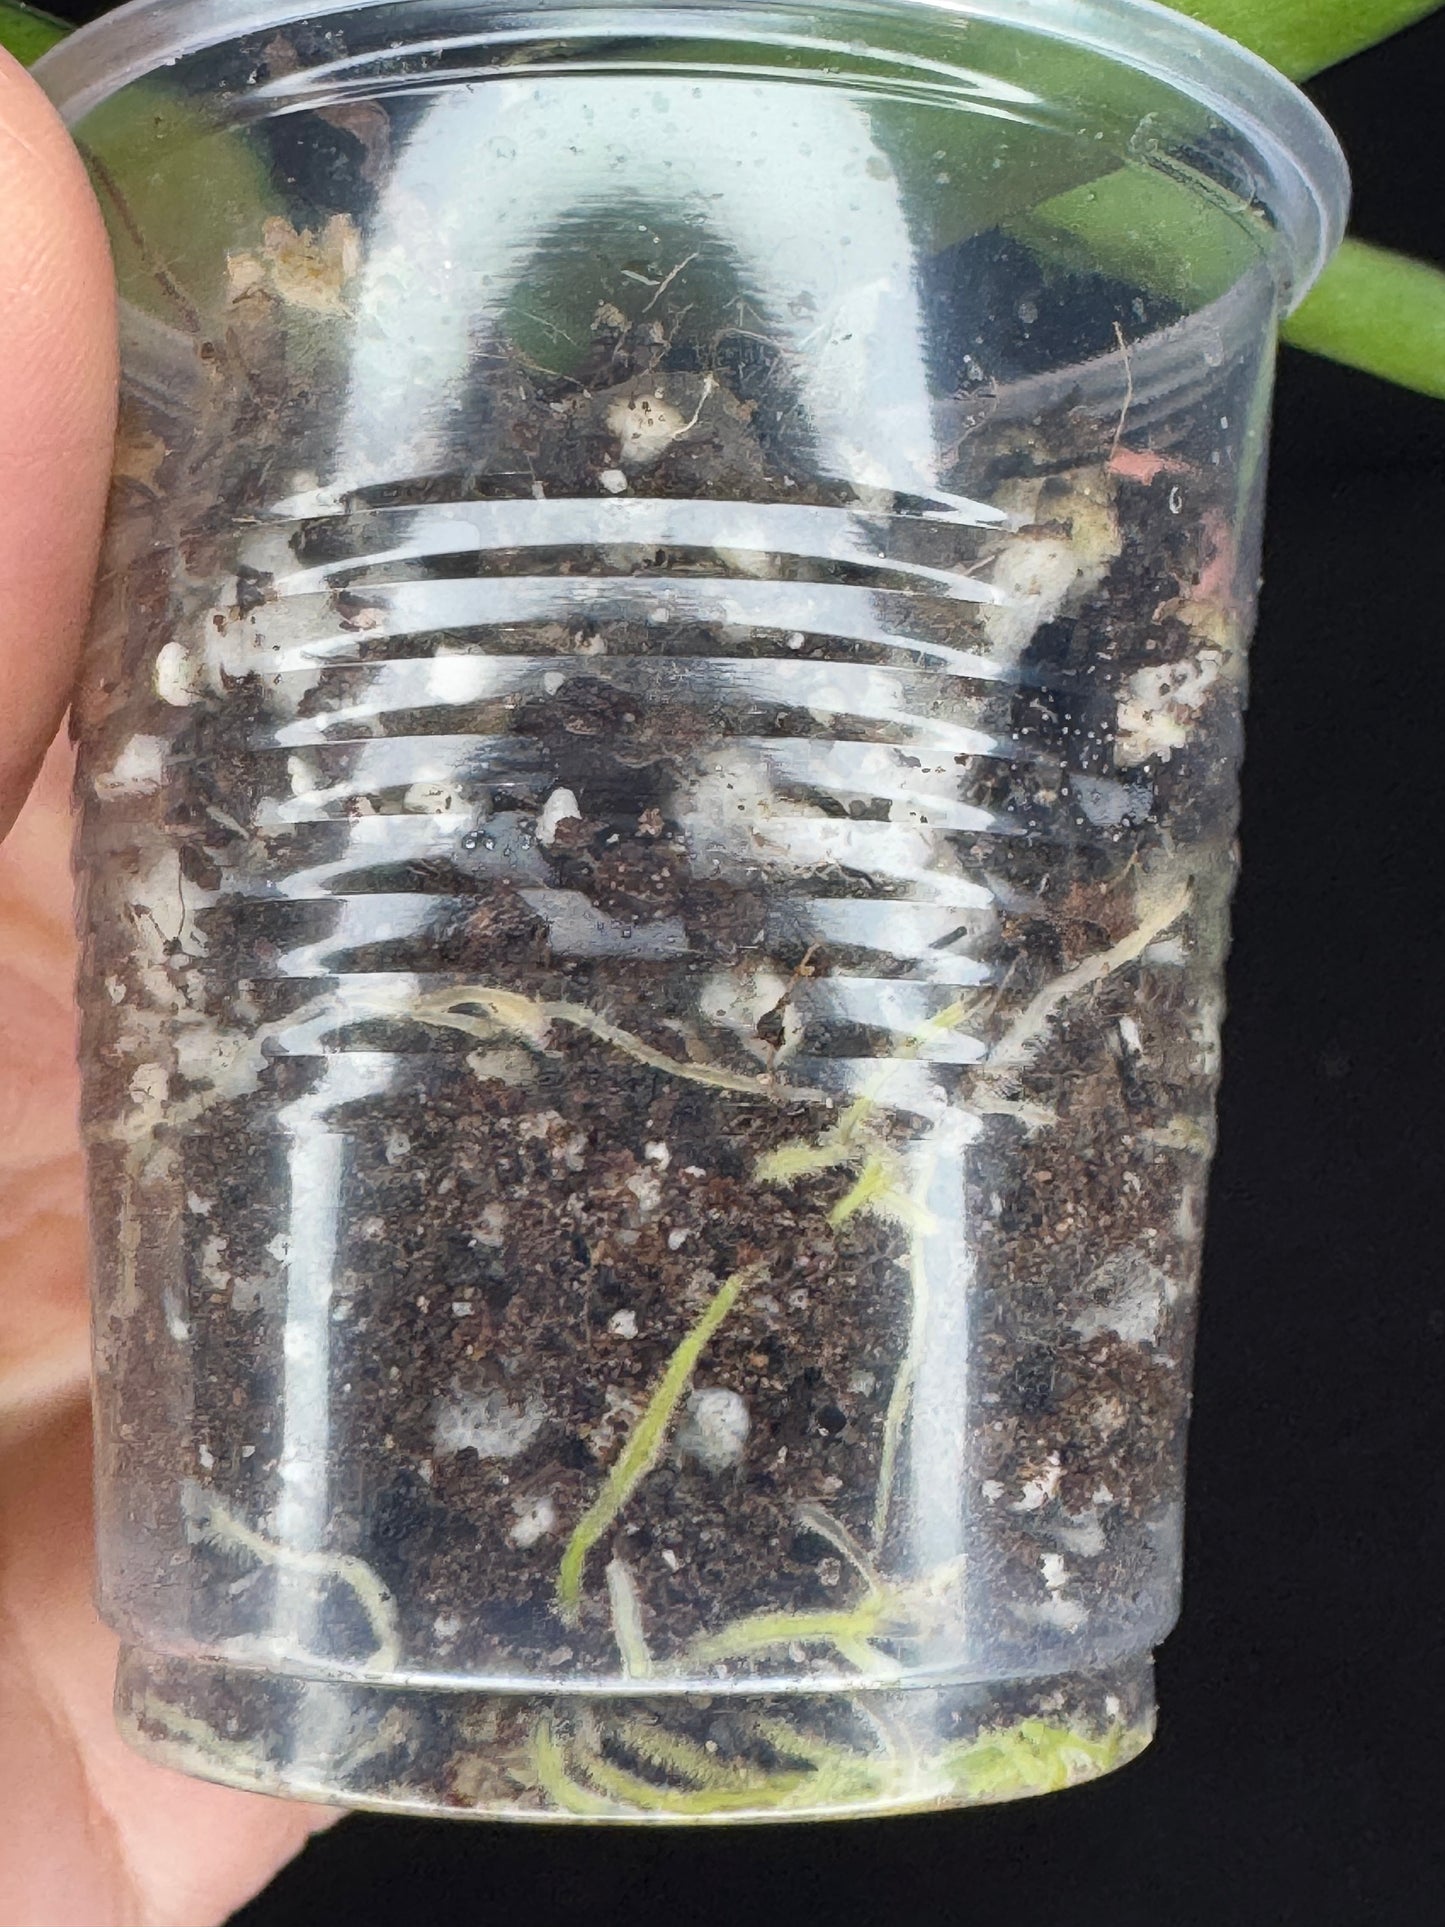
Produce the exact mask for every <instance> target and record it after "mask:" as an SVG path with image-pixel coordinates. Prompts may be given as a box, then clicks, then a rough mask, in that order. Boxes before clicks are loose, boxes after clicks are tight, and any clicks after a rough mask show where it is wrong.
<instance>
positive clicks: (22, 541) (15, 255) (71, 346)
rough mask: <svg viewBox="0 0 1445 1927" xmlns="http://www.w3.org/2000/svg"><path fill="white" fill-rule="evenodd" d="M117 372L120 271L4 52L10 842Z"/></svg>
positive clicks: (4, 583) (89, 553)
mask: <svg viewBox="0 0 1445 1927" xmlns="http://www.w3.org/2000/svg"><path fill="white" fill-rule="evenodd" d="M115 359H116V351H115V304H114V295H113V292H112V286H111V272H110V256H109V253H108V250H107V247H106V240H105V229H104V226H103V224H102V222H101V218H100V212H99V209H98V208H97V207H96V204H95V200H94V197H93V196H92V194H91V191H90V185H89V183H88V181H87V180H86V176H85V169H84V167H83V166H82V165H81V162H80V158H79V156H78V154H77V153H76V151H75V148H74V147H73V146H72V145H71V142H70V137H69V136H68V135H67V133H66V132H65V129H64V128H63V127H62V126H61V124H60V121H59V120H58V119H57V117H56V115H55V113H54V111H53V110H52V109H51V107H50V104H49V102H48V101H47V100H46V99H45V96H44V95H43V94H42V93H41V91H40V89H39V88H38V87H37V86H36V85H35V83H34V81H32V80H31V79H30V78H29V76H28V75H27V74H25V72H24V71H23V70H22V69H21V68H20V67H18V66H17V65H16V64H15V62H14V61H13V60H11V59H10V58H9V56H8V55H6V54H3V53H0V835H3V834H4V833H5V831H6V830H8V829H9V827H10V824H11V822H12V821H13V819H14V817H15V813H16V811H17V810H18V809H19V807H20V804H21V802H22V801H23V800H24V796H25V792H26V790H27V789H28V788H29V785H30V782H31V780H32V778H33V777H34V775H35V772H36V770H37V769H38V767H39V764H40V759H41V757H42V756H43V755H44V752H45V746H46V744H47V743H48V742H49V741H50V739H51V737H52V736H53V735H54V733H55V730H56V726H57V725H58V723H59V721H60V717H61V714H62V712H63V711H64V708H65V703H66V698H67V696H68V695H69V692H70V686H71V682H72V680H73V678H74V674H75V663H76V656H77V652H78V650H79V647H80V639H81V635H82V633H83V631H84V627H85V618H86V614H87V611H88V609H89V607H90V595H91V582H92V578H93V576H94V572H95V558H96V551H97V547H98V543H99V536H100V523H101V516H102V514H103V511H104V508H105V494H106V481H107V476H108V474H109V469H110V450H111V437H112V432H113V425H114V417H115V387H116V367H115Z"/></svg>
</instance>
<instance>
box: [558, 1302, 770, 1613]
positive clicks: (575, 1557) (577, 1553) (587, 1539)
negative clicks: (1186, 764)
mask: <svg viewBox="0 0 1445 1927" xmlns="http://www.w3.org/2000/svg"><path fill="white" fill-rule="evenodd" d="M761 1273H762V1267H761V1266H760V1265H750V1266H748V1267H747V1268H746V1269H745V1270H743V1271H735V1272H734V1273H733V1275H732V1276H731V1278H729V1279H727V1280H726V1282H725V1283H724V1284H722V1285H721V1286H719V1288H718V1291H717V1294H716V1296H715V1297H714V1298H713V1300H712V1302H711V1303H710V1304H709V1305H708V1308H707V1310H706V1311H705V1312H704V1313H703V1315H702V1317H701V1318H699V1319H698V1321H697V1323H696V1324H695V1325H694V1326H693V1328H692V1330H691V1331H690V1332H689V1333H688V1334H687V1336H686V1337H685V1338H684V1339H683V1341H682V1343H681V1344H680V1345H679V1346H678V1348H677V1350H676V1351H675V1352H674V1353H673V1354H672V1357H671V1358H670V1359H669V1360H668V1361H667V1370H666V1371H665V1372H664V1373H663V1375H662V1377H661V1379H660V1380H659V1381H658V1385H657V1389H656V1390H655V1391H654V1392H653V1394H652V1397H651V1398H650V1399H649V1400H648V1401H647V1408H646V1410H645V1411H644V1412H643V1414H642V1417H641V1418H640V1419H639V1420H638V1421H637V1427H636V1429H635V1431H634V1432H633V1434H632V1436H631V1438H629V1439H628V1441H627V1443H626V1445H625V1446H624V1447H623V1448H622V1451H621V1453H620V1454H619V1456H618V1458H617V1461H616V1463H615V1464H614V1465H613V1467H612V1470H611V1471H610V1472H609V1473H608V1474H607V1477H606V1479H605V1480H604V1481H603V1485H602V1490H601V1491H600V1492H599V1493H598V1495H597V1497H596V1498H595V1499H594V1500H593V1501H592V1503H591V1505H590V1506H588V1508H587V1510H586V1511H585V1512H584V1513H583V1515H582V1517H581V1518H580V1519H579V1520H578V1521H577V1524H576V1525H575V1526H574V1527H573V1530H572V1537H571V1538H570V1539H569V1540H568V1541H567V1549H566V1551H565V1552H564V1553H563V1554H562V1563H561V1565H560V1566H559V1567H558V1569H557V1610H558V1612H559V1613H560V1615H561V1617H562V1618H563V1619H564V1620H565V1621H566V1622H567V1623H568V1624H569V1625H574V1624H575V1623H576V1620H577V1616H578V1612H579V1610H580V1608H581V1604H582V1569H583V1567H584V1566H585V1564H586V1563H587V1555H588V1553H589V1552H591V1550H592V1548H593V1547H594V1546H595V1545H596V1544H597V1541H598V1540H599V1539H600V1538H601V1537H602V1535H603V1533H604V1532H606V1531H607V1529H608V1528H609V1526H611V1524H612V1522H613V1520H614V1519H615V1518H616V1517H617V1515H618V1513H619V1512H621V1510H622V1508H623V1506H625V1505H626V1503H627V1501H628V1500H629V1499H630V1498H631V1497H632V1494H633V1493H634V1492H635V1491H636V1490H637V1488H638V1486H639V1485H641V1483H642V1481H643V1480H644V1479H645V1478H646V1477H647V1475H648V1473H649V1472H650V1471H651V1470H652V1468H653V1466H655V1465H656V1464H657V1461H658V1459H659V1458H660V1457H661V1456H662V1448H663V1446H664V1444H665V1443H666V1440H667V1431H668V1427H669V1426H670V1425H671V1423H672V1417H673V1414H674V1412H676V1410H677V1407H678V1404H679V1402H680V1401H681V1398H682V1395H683V1393H684V1392H685V1391H686V1390H687V1387H688V1384H689V1381H690V1380H691V1378H692V1375H693V1372H694V1370H695V1369H696V1366H697V1361H698V1359H699V1358H700V1357H701V1355H702V1351H703V1347H704V1346H705V1345H706V1344H707V1342H708V1340H709V1339H710V1338H711V1337H712V1335H713V1333H714V1332H715V1331H716V1330H717V1328H718V1326H719V1325H720V1324H721V1323H722V1322H723V1320H724V1319H725V1318H726V1317H727V1315H728V1313H729V1312H730V1311H731V1310H732V1308H733V1306H734V1305H735V1304H736V1303H737V1301H738V1299H739V1297H740V1296H741V1295H742V1293H743V1292H744V1291H745V1290H746V1289H747V1287H748V1286H749V1285H750V1284H752V1283H753V1282H754V1280H755V1279H757V1278H758V1277H759V1276H760V1275H761Z"/></svg>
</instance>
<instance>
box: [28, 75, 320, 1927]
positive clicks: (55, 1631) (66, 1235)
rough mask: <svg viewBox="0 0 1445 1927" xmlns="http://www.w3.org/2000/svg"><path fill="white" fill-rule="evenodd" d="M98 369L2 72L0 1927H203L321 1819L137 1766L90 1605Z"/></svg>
mask: <svg viewBox="0 0 1445 1927" xmlns="http://www.w3.org/2000/svg"><path fill="white" fill-rule="evenodd" d="M114 361H115V350H114V314H113V298H112V293H111V284H110V271H109V263H108V259H107V255H106V247H105V238H104V232H103V229H102V226H101V221H100V217H99V214H98V212H97V210H96V207H95V204H94V201H93V200H92V198H91V194H90V190H89V187H88V185H87V183H86V178H85V173H84V170H83V168H82V167H81V165H80V162H79V160H78V158H77V157H76V154H75V151H74V149H73V148H72V146H71V144H70V141H69V139H68V138H67V136H66V134H65V132H64V130H63V129H62V128H61V126H60V124H59V122H58V121H57V120H56V119H55V116H54V115H53V114H52V112H51V110H50V108H49V106H48V105H47V103H46V101H45V100H44V98H43V96H42V95H41V94H40V92H39V90H38V89H37V88H36V87H35V85H34V83H33V82H32V81H30V80H29V79H28V78H27V77H26V76H25V74H24V73H23V72H22V71H21V69H20V68H19V67H17V66H16V65H15V64H14V63H13V62H12V61H10V60H9V59H8V57H7V56H5V55H4V54H0V836H3V835H4V834H5V832H6V831H7V830H10V835H9V836H8V838H7V839H6V841H5V843H4V845H3V847H0V1802H3V1810H4V1813H5V1837H4V1844H3V1848H0V1920H3V1921H4V1922H6V1923H14V1927H131V1923H137V1924H139V1927H172V1924H173V1927H203V1924H204V1923H207V1922H211V1921H219V1920H222V1919H224V1918H225V1916H226V1915H227V1914H228V1913H230V1912H231V1911H232V1910H233V1909H234V1908H236V1907H237V1906H239V1905H240V1904H241V1903H242V1902H243V1901H244V1900H246V1899H247V1898H249V1896H250V1895H251V1894H253V1893H254V1892H255V1891H256V1890H257V1889H258V1888H259V1887H261V1886H263V1885H264V1884H265V1882H266V1881H267V1880H268V1879H270V1877H271V1875H272V1874H273V1873H274V1872H275V1871H276V1870H277V1868H278V1867H280V1866H282V1865H283V1864H284V1863H285V1861H287V1860H288V1859H289V1858H290V1857H291V1855H292V1854H294V1853H295V1852H296V1851H297V1849H298V1848H299V1847H300V1846H301V1845H302V1843H303V1842H304V1841H305V1839H306V1837H307V1835H308V1834H309V1833H310V1832H312V1831H313V1830H314V1829H315V1828H316V1827H317V1826H319V1825H324V1824H325V1823H326V1821H327V1819H328V1818H329V1817H330V1816H329V1815H328V1814H326V1813H325V1812H324V1811H322V1810H319V1809H317V1808H314V1807H301V1806H287V1805H284V1804H282V1803H280V1802H276V1801H271V1800H266V1799H263V1798H261V1797H259V1796H257V1795H253V1794H244V1793H232V1792H228V1791H226V1790H224V1789H222V1788H220V1787H212V1786H206V1785H203V1784H202V1783H200V1782H199V1781H194V1780H187V1779H184V1778H182V1777H181V1776H180V1775H178V1774H175V1773H171V1772H169V1771H167V1770H166V1769H165V1768H162V1767H158V1766H154V1765H151V1764H150V1763H149V1762H148V1761H145V1760H141V1759H139V1758H138V1757H136V1756H135V1755H134V1754H132V1753H130V1752H129V1751H128V1750H127V1749H126V1747H125V1746H124V1745H123V1744H122V1742H121V1740H120V1738H119V1736H118V1735H117V1733H116V1731H115V1728H114V1726H113V1724H112V1721H111V1713H110V1690H111V1674H112V1670H113V1668H114V1664H115V1640H114V1638H113V1636H112V1635H111V1634H110V1633H109V1632H108V1631H107V1630H106V1629H105V1627H104V1626H102V1624H101V1622H100V1620H99V1618H98V1617H97V1615H96V1612H95V1609H94V1607H93V1605H92V1604H91V1585H92V1553H91V1523H90V1491H89V1479H90V1471H89V1415H88V1409H87V1406H88V1391H87V1378H88V1358H87V1348H86V1305H85V1238H84V1225H83V1215H82V1212H83V1200H82V1190H81V1176H80V1146H79V1140H78V1137H77V1132H76V1123H75V1113H76V1090H75V1061H74V1044H73V1015H72V1008H71V978H72V957H71V933H70V880H69V872H68V868H67V852H68V845H69V836H70V823H69V809H68V779H69V756H68V754H67V753H66V751H65V749H64V746H63V745H55V746H54V747H52V748H51V750H50V753H49V755H48V757H47V756H46V748H47V745H48V744H50V743H51V740H52V738H53V737H54V735H55V732H56V729H57V726H58V724H59V721H60V717H61V714H62V712H63V710H64V707H65V702H66V697H67V693H68V691H69V688H70V683H71V679H72V676H73V673H74V668H75V659H76V652H77V649H78V647H79V641H80V636H81V633H82V631H83V628H84V623H85V615H86V609H87V606H88V603H89V599H90V585H91V577H92V574H93V571H94V566H95V551H96V544H97V539H98V531H99V526H100V518H101V512H102V509H103V505H104V499H105V489H106V477H107V471H108V466H109V459H110V444H111V432H112V418H113V413H114V401H115V368H114ZM42 759H44V761H43V767H42ZM37 770H38V771H39V775H38V778H37ZM27 792H28V794H29V801H28V803H27V802H25V798H26V795H27ZM22 803H23V804H24V807H23V809H22ZM17 817H18V820H17ZM12 823H13V824H14V828H13V829H11V825H12Z"/></svg>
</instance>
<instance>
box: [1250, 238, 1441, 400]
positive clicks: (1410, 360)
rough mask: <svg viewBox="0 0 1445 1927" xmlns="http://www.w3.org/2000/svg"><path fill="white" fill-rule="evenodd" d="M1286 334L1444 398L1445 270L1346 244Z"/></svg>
mask: <svg viewBox="0 0 1445 1927" xmlns="http://www.w3.org/2000/svg"><path fill="white" fill-rule="evenodd" d="M1284 339H1285V340H1286V341H1288V342H1292V343H1293V344H1294V346H1295V347H1296V348H1308V349H1309V350H1310V352H1311V353H1312V354H1316V355H1324V356H1325V357H1326V358H1327V359H1328V360H1330V361H1342V362H1344V363H1345V365H1346V366H1347V367H1350V368H1363V369H1364V370H1365V372H1366V373H1367V374H1371V375H1379V376H1381V377H1382V378H1383V379H1384V380H1386V381H1393V382H1397V383H1398V384H1399V385H1400V386H1401V387H1402V388H1413V389H1415V390H1416V391H1417V392H1418V393H1419V394H1422V395H1434V396H1436V397H1438V398H1439V399H1441V400H1445V272H1442V271H1441V270H1440V269H1439V268H1435V267H1431V266H1430V265H1429V264H1428V263H1427V262H1424V261H1412V260H1410V259H1409V258H1408V257H1407V256H1406V255H1403V254H1392V253H1391V252H1390V251H1389V249H1388V248H1377V247H1371V246H1370V244H1369V243H1368V242H1366V241H1346V242H1345V244H1344V246H1343V247H1342V248H1341V249H1340V251H1339V253H1338V254H1337V255H1336V256H1335V258H1334V260H1333V261H1332V262H1331V264H1330V266H1329V267H1328V268H1326V270H1325V272H1324V274H1323V275H1322V276H1321V277H1320V280H1319V282H1318V284H1317V286H1316V287H1315V289H1314V291H1313V292H1312V293H1311V294H1310V296H1309V298H1308V299H1307V300H1306V301H1305V302H1304V303H1303V304H1302V305H1301V307H1300V308H1299V310H1298V312H1297V313H1295V314H1293V315H1291V316H1290V318H1289V320H1288V321H1287V322H1286V323H1285V326H1284Z"/></svg>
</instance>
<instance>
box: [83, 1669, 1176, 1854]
mask: <svg viewBox="0 0 1445 1927" xmlns="http://www.w3.org/2000/svg"><path fill="white" fill-rule="evenodd" d="M116 1714H117V1718H118V1721H119V1724H120V1729H121V1732H122V1733H123V1735H124V1736H125V1738H126V1739H127V1740H128V1741H129V1743H130V1744H131V1745H132V1746H133V1747H134V1748H135V1749H136V1750H137V1751H138V1752H140V1753H143V1754H145V1755H146V1756H147V1757H148V1758H150V1759H153V1760H156V1761H158V1762H160V1763H161V1764H163V1765H166V1766H170V1767H174V1768H176V1769H178V1770H179V1771H181V1772H183V1773H189V1774H193V1775H195V1776H197V1777H198V1778H201V1779H205V1780H214V1781H219V1782H220V1783H222V1784H224V1785H226V1786H233V1787H238V1788H244V1789H246V1790H247V1791H249V1792H253V1793H269V1794H273V1795H276V1796H278V1797H281V1798H285V1799H293V1800H315V1801H320V1802H324V1803H325V1804H327V1805H334V1806H344V1807H359V1808H372V1809H376V1810H378V1811H382V1812H392V1813H415V1814H425V1815H437V1816H444V1815H450V1816H455V1817H457V1818H474V1819H488V1820H554V1821H555V1820H572V1821H579V1820H580V1821H601V1822H607V1821H611V1822H626V1823H629V1824H637V1823H643V1824H664V1823H666V1824H670V1825H706V1824H709V1823H717V1822H721V1821H760V1820H827V1819H845V1818H849V1817H853V1816H859V1817H861V1816H867V1815H881V1814H889V1813H915V1812H924V1811H929V1810H941V1809H944V1808H949V1807H965V1806H981V1805H986V1804H990V1803H993V1802H996V1801H1001V1800H1012V1799H1022V1798H1026V1797H1028V1796H1030V1795H1033V1794H1038V1793H1052V1792H1057V1791H1059V1790H1061V1789H1062V1788H1064V1787H1068V1786H1077V1785H1080V1784H1082V1783H1083V1782H1085V1781H1087V1780H1093V1779H1097V1778H1098V1777H1099V1776H1100V1775H1102V1774H1105V1773H1109V1772H1112V1771H1113V1769H1114V1768H1115V1767H1119V1766H1122V1765H1124V1764H1125V1763H1126V1762H1127V1761H1129V1760H1131V1759H1133V1758H1134V1757H1135V1756H1136V1755H1137V1754H1138V1753H1140V1752H1142V1751H1143V1749H1144V1747H1145V1746H1147V1745H1148V1743H1149V1741H1150V1739H1151V1737H1152V1735H1153V1729H1154V1666H1153V1657H1152V1655H1151V1654H1148V1653H1145V1654H1143V1655H1139V1656H1136V1657H1134V1658H1132V1659H1130V1660H1128V1661H1126V1662H1124V1663H1122V1664H1120V1665H1116V1666H1113V1667H1111V1668H1109V1669H1108V1670H1106V1671H1101V1672H1081V1673H1065V1674H1051V1675H1048V1676H1041V1677H1033V1678H1028V1679H1010V1680H992V1681H987V1682H982V1683H974V1684H972V1685H968V1686H953V1687H947V1688H939V1687H936V1686H929V1687H908V1686H900V1685H883V1686H878V1685H860V1686H859V1687H857V1688H856V1689H854V1690H851V1691H849V1692H846V1693H843V1692H806V1691H804V1692H797V1693H768V1694H757V1695H746V1694H738V1693H736V1692H728V1693H726V1694H716V1695H705V1694H682V1693H672V1694H666V1693H657V1694H650V1695H633V1694H627V1695H621V1694H619V1695H605V1694H598V1695H595V1696H593V1695H587V1694H580V1693H576V1692H572V1693H559V1694H551V1695H545V1694H531V1693H498V1692H495V1691H485V1692H476V1693H469V1692H456V1691H452V1690H444V1689H443V1690H433V1689H418V1688H416V1687H396V1686H393V1685H390V1684H388V1683H387V1682H385V1681H375V1682H358V1681H355V1680H337V1679H310V1678H300V1677H297V1676H295V1675H287V1674H278V1673H264V1672H260V1671H257V1670H254V1669H251V1668H247V1667H241V1666H236V1665H233V1664H231V1663H228V1662H226V1661H224V1660H195V1659H180V1658H175V1657H172V1656H169V1655H164V1654H157V1653H152V1652H147V1651H144V1650H142V1649H140V1648H136V1647H126V1648H124V1649H123V1650H122V1653H121V1658H120V1666H119V1671H118V1674H117V1679H116Z"/></svg>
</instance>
